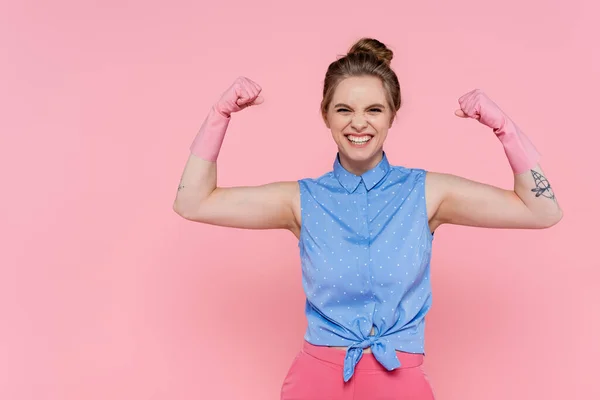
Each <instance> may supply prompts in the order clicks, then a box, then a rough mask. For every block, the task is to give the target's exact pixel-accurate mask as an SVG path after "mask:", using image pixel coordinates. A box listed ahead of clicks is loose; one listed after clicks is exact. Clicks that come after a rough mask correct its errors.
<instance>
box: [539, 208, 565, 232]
mask: <svg viewBox="0 0 600 400" xmlns="http://www.w3.org/2000/svg"><path fill="white" fill-rule="evenodd" d="M562 218H563V212H562V210H561V209H560V208H559V209H558V211H557V212H555V213H554V214H552V215H549V216H547V217H545V218H544V219H543V221H542V223H541V226H540V228H542V229H547V228H551V227H553V226H554V225H556V224H558V223H559V222H560V221H561V220H562Z"/></svg>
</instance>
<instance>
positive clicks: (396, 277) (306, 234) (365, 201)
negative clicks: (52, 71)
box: [298, 152, 433, 382]
mask: <svg viewBox="0 0 600 400" xmlns="http://www.w3.org/2000/svg"><path fill="white" fill-rule="evenodd" d="M425 174H426V171H425V170H422V169H415V168H405V167H402V166H391V165H390V164H389V162H388V160H387V156H386V154H385V152H384V153H383V158H382V160H381V161H380V162H379V163H378V164H377V166H376V167H375V168H373V169H371V170H369V171H367V172H365V173H364V174H363V175H361V176H357V175H354V174H352V173H350V172H348V171H347V170H345V169H344V167H342V165H341V164H340V161H339V155H338V156H336V159H335V162H334V164H333V171H331V172H328V173H326V174H324V175H322V176H321V177H319V178H316V179H312V178H307V179H301V180H299V181H298V183H299V185H300V204H301V217H302V227H301V232H300V240H299V242H298V246H299V249H300V259H301V265H302V285H303V288H304V292H305V294H306V305H305V313H306V318H307V322H308V327H307V330H306V333H305V335H304V339H305V340H306V341H307V342H309V343H311V344H314V345H321V346H345V347H348V350H347V351H346V354H345V361H344V381H346V382H347V381H348V380H349V379H350V378H351V377H352V375H353V374H354V368H355V366H356V364H357V363H358V361H359V360H360V358H361V357H362V354H363V349H365V348H368V347H370V348H371V349H372V352H373V355H374V356H375V358H376V359H377V360H378V361H379V362H380V363H381V364H382V365H383V366H384V367H385V368H386V369H387V370H393V369H395V368H398V367H399V366H400V362H399V360H398V357H397V356H396V351H395V350H400V351H405V352H410V353H423V354H424V330H425V314H426V313H427V311H428V310H429V308H430V306H431V284H430V277H429V264H430V259H431V244H432V240H433V234H432V233H431V232H430V230H429V224H428V220H427V211H426V206H425ZM372 329H373V330H374V334H373V335H371V334H370V333H371V330H372Z"/></svg>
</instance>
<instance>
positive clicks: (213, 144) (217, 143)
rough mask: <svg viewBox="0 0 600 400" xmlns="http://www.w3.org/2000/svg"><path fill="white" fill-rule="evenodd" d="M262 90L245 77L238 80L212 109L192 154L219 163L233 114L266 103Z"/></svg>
mask: <svg viewBox="0 0 600 400" xmlns="http://www.w3.org/2000/svg"><path fill="white" fill-rule="evenodd" d="M261 90H262V89H261V87H260V86H258V85H257V84H256V83H254V82H252V81H251V80H250V79H248V78H245V77H243V76H241V77H239V78H237V79H236V80H235V81H234V82H233V84H232V85H231V87H229V89H227V91H226V92H225V93H223V95H222V96H221V99H219V101H218V102H217V103H216V104H215V105H214V106H212V107H211V109H210V111H209V113H208V116H207V117H206V119H205V120H204V123H203V124H202V126H201V127H200V130H199V131H198V134H197V135H196V137H195V138H194V141H193V142H192V145H191V146H190V151H191V152H192V154H194V155H195V156H197V157H200V158H202V159H204V160H207V161H212V162H215V161H217V157H218V156H219V151H220V150H221V145H222V144H223V139H224V138H225V132H226V131H227V126H228V125H229V121H230V120H231V114H232V113H234V112H237V111H240V110H243V109H244V108H246V107H249V106H252V105H256V104H261V103H262V102H263V101H264V99H263V98H262V97H261V96H259V94H260V92H261Z"/></svg>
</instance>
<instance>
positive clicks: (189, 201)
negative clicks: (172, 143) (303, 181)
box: [173, 154, 300, 236]
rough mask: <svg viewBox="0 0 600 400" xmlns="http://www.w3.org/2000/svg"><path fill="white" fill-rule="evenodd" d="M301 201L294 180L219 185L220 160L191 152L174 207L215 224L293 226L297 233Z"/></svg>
mask: <svg viewBox="0 0 600 400" xmlns="http://www.w3.org/2000/svg"><path fill="white" fill-rule="evenodd" d="M299 201H300V193H299V187H298V183H297V182H294V181H291V182H274V183H269V184H266V185H262V186H244V187H232V188H221V187H217V164H216V163H215V162H210V161H206V160H203V159H202V158H200V157H196V156H194V155H193V154H191V155H190V157H189V159H188V161H187V164H186V166H185V169H184V171H183V175H182V177H181V182H180V184H179V188H178V190H177V196H176V198H175V202H174V204H173V210H174V211H175V212H176V213H177V214H179V215H181V216H182V217H183V218H185V219H188V220H191V221H196V222H202V223H206V224H211V225H219V226H228V227H235V228H245V229H278V228H279V229H289V230H291V231H292V232H293V233H295V234H296V233H297V232H298V231H299V223H298V222H297V221H298V219H297V218H296V211H295V208H296V207H297V206H298V204H299ZM296 236H297V235H296Z"/></svg>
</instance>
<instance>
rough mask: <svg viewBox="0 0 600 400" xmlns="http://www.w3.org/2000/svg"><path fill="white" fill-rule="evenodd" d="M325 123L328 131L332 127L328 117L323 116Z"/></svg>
mask: <svg viewBox="0 0 600 400" xmlns="http://www.w3.org/2000/svg"><path fill="white" fill-rule="evenodd" d="M322 116H323V122H325V126H326V127H327V129H330V128H331V127H330V126H329V121H327V115H325V114H323V115H322Z"/></svg>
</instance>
